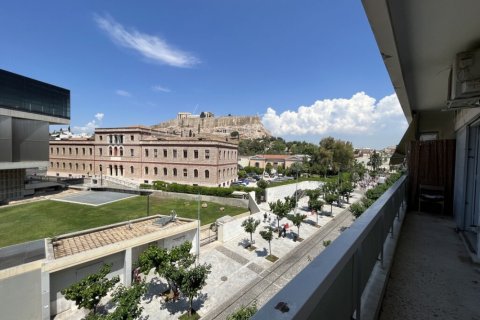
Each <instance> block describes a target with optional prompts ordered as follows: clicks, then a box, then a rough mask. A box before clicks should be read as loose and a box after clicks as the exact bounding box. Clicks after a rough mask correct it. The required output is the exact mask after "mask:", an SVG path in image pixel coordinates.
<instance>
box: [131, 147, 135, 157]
mask: <svg viewBox="0 0 480 320" xmlns="http://www.w3.org/2000/svg"><path fill="white" fill-rule="evenodd" d="M133 156H134V153H133V149H130V157H133Z"/></svg>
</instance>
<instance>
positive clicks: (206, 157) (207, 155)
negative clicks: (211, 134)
mask: <svg viewBox="0 0 480 320" xmlns="http://www.w3.org/2000/svg"><path fill="white" fill-rule="evenodd" d="M205 159H210V150H205Z"/></svg>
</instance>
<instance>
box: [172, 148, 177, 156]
mask: <svg viewBox="0 0 480 320" xmlns="http://www.w3.org/2000/svg"><path fill="white" fill-rule="evenodd" d="M173 157H174V158H176V157H177V150H176V149H175V150H173Z"/></svg>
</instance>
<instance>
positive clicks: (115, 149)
mask: <svg viewBox="0 0 480 320" xmlns="http://www.w3.org/2000/svg"><path fill="white" fill-rule="evenodd" d="M113 155H114V156H115V157H116V156H118V148H117V147H115V148H113Z"/></svg>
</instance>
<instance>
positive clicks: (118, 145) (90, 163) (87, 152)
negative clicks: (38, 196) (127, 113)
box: [48, 126, 238, 186]
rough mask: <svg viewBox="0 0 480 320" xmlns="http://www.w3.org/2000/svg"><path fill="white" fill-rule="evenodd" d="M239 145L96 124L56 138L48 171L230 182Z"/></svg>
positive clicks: (201, 182)
mask: <svg viewBox="0 0 480 320" xmlns="http://www.w3.org/2000/svg"><path fill="white" fill-rule="evenodd" d="M237 149H238V145H237V144H236V143H234V142H229V141H225V139H224V140H220V139H204V138H190V137H185V138H182V137H178V136H172V135H168V134H165V133H164V132H162V131H158V130H154V129H150V128H146V127H141V126H136V127H125V128H97V129H96V130H95V134H94V135H93V137H91V138H70V139H66V140H51V141H50V165H49V170H48V171H49V174H50V175H57V176H91V177H99V178H101V177H103V176H112V177H118V178H125V179H134V180H136V181H138V182H152V181H155V180H161V181H165V182H176V183H183V184H198V185H202V186H229V185H230V183H231V182H233V181H235V180H237V152H238V150H237Z"/></svg>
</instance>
